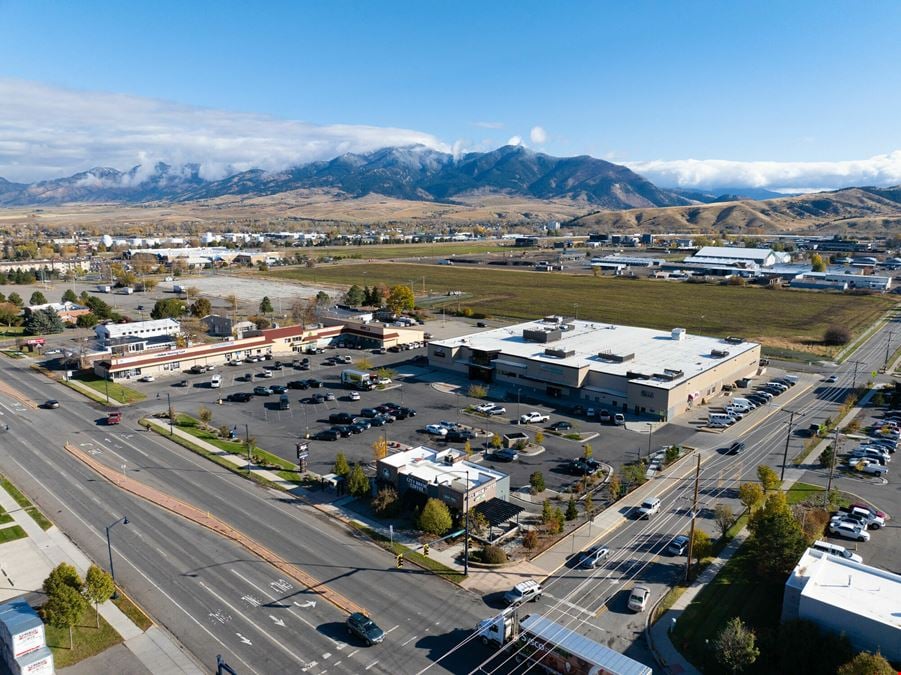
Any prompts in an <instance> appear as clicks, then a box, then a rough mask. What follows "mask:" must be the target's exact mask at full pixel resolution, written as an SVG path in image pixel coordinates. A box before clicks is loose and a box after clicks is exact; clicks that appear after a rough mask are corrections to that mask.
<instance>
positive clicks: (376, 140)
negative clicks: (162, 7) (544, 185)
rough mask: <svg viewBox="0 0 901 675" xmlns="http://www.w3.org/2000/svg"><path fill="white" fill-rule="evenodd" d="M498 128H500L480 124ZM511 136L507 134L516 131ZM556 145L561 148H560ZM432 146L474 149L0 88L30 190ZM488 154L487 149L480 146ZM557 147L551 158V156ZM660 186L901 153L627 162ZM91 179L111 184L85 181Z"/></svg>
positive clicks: (4, 121)
mask: <svg viewBox="0 0 901 675" xmlns="http://www.w3.org/2000/svg"><path fill="white" fill-rule="evenodd" d="M473 124H474V125H475V126H477V127H481V128H486V129H492V130H499V129H501V128H505V126H506V125H504V124H503V123H501V122H495V121H489V122H475V123H473ZM508 133H509V132H508ZM524 138H527V139H528V141H529V142H530V143H531V144H533V145H538V146H544V144H545V143H547V142H548V140H549V138H550V137H549V134H548V133H547V131H545V128H544V127H541V126H534V127H532V128H531V129H530V130H528V132H527V133H522V134H514V135H512V136H511V137H510V138H509V140H508V141H507V143H508V144H510V145H521V144H524ZM550 140H551V141H553V139H550ZM410 145H423V146H426V147H428V148H431V149H434V150H439V151H442V152H449V153H452V154H453V155H454V156H455V157H459V156H460V155H461V154H462V153H463V152H466V151H468V150H472V149H475V148H470V147H467V146H468V145H470V144H469V143H467V142H463V141H456V142H445V141H443V140H442V139H439V138H438V137H436V136H435V135H433V134H429V133H426V132H422V131H416V130H412V129H398V128H391V127H376V126H365V125H344V124H331V125H317V124H312V123H308V122H301V121H296V120H286V119H280V118H276V117H272V116H268V115H260V114H253V113H241V112H231V111H226V110H217V109H212V108H202V107H199V106H191V105H185V104H180V103H173V102H169V101H162V100H158V99H153V98H146V97H141V96H131V95H125V94H113V93H104V92H85V91H77V90H73V89H67V88H63V87H58V86H53V85H48V84H42V83H37V82H29V81H25V80H16V79H6V78H0V176H2V177H4V178H7V179H9V180H12V181H20V182H32V181H38V180H45V179H52V178H59V177H63V176H69V175H72V174H75V173H78V172H80V171H84V170H86V169H88V168H91V167H95V166H107V167H113V168H116V169H121V170H127V169H130V168H132V167H134V166H136V165H140V167H141V168H140V169H139V170H138V171H136V172H134V173H133V174H129V175H128V176H127V178H126V179H127V180H130V181H133V182H135V184H138V183H140V182H141V181H143V180H144V179H145V178H146V177H147V176H149V175H150V174H151V173H152V172H153V171H154V166H155V164H156V163H157V162H165V163H166V164H169V165H171V166H172V170H173V171H175V172H178V171H193V170H195V169H194V168H192V167H185V166H184V165H188V164H196V165H199V176H200V177H201V178H203V179H205V180H216V179H219V178H223V177H225V176H228V175H233V174H235V173H238V172H240V171H245V170H248V169H263V170H264V171H277V170H281V169H285V168H287V167H290V166H296V165H299V164H306V163H308V162H311V161H315V160H328V159H331V158H333V157H337V156H339V155H343V154H345V153H366V152H370V151H373V150H376V149H379V148H385V147H395V146H410ZM479 149H482V148H479ZM548 149H551V148H548ZM623 163H624V164H625V165H626V166H628V167H629V168H630V169H632V170H633V171H635V172H637V173H639V174H641V175H642V176H644V177H646V178H647V179H649V180H651V181H652V182H654V183H656V184H658V185H660V186H662V187H681V188H700V189H704V188H715V187H717V186H731V187H736V188H740V187H748V188H752V187H753V188H767V189H770V190H776V191H785V192H797V191H804V190H810V189H814V190H819V189H836V188H841V187H848V186H857V185H875V186H888V185H898V184H901V150H895V151H893V152H889V153H887V154H883V155H877V156H875V157H870V158H868V159H860V160H846V161H835V162H824V161H820V162H776V161H733V160H721V159H708V160H697V159H684V160H650V161H632V162H623ZM85 180H102V178H97V177H86V178H85Z"/></svg>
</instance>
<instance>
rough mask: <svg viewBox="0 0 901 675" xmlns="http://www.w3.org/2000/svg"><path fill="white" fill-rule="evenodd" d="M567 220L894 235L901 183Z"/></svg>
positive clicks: (613, 226)
mask: <svg viewBox="0 0 901 675" xmlns="http://www.w3.org/2000/svg"><path fill="white" fill-rule="evenodd" d="M567 225H571V226H576V227H585V228H588V229H593V230H600V231H614V230H626V231H635V230H642V231H645V232H711V233H720V232H745V231H747V232H750V233H757V232H773V231H779V230H785V231H788V230H791V231H805V230H807V231H816V232H817V233H824V234H829V233H842V232H846V231H851V232H861V233H868V234H894V233H897V232H898V231H899V229H901V186H897V187H891V188H872V187H864V188H846V189H844V190H836V191H834V192H818V193H813V194H806V195H800V196H797V197H784V198H781V199H768V200H765V201H751V200H747V201H736V202H720V203H714V204H699V205H693V206H671V207H665V208H641V209H629V210H626V211H596V212H592V213H589V214H586V215H584V216H580V217H578V218H574V219H572V220H570V221H569V222H568V223H567Z"/></svg>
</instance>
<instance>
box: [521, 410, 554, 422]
mask: <svg viewBox="0 0 901 675" xmlns="http://www.w3.org/2000/svg"><path fill="white" fill-rule="evenodd" d="M549 419H551V418H550V417H548V416H547V415H542V414H541V413H540V412H538V411H537V410H533V411H532V412H527V413H523V414H522V415H520V416H519V423H520V424H544V423H545V422H547V421H548V420H549Z"/></svg>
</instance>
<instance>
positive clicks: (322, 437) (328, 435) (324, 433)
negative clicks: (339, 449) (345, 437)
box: [313, 429, 341, 441]
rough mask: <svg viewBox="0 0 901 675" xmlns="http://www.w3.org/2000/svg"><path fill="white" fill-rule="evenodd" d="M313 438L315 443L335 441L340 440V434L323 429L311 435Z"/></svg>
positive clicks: (332, 430)
mask: <svg viewBox="0 0 901 675" xmlns="http://www.w3.org/2000/svg"><path fill="white" fill-rule="evenodd" d="M313 438H314V439H315V440H317V441H337V440H338V439H339V438H341V434H339V433H338V432H337V431H335V430H334V429H323V430H321V431H317V432H316V433H315V434H313Z"/></svg>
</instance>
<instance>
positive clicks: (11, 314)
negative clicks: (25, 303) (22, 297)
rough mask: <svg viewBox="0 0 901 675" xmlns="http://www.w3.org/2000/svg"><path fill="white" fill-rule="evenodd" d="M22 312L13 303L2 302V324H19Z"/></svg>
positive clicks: (0, 310) (0, 312) (0, 308)
mask: <svg viewBox="0 0 901 675" xmlns="http://www.w3.org/2000/svg"><path fill="white" fill-rule="evenodd" d="M20 311H21V310H20V309H19V308H18V306H16V305H14V304H13V303H11V302H0V323H3V324H6V326H7V327H8V326H12V325H13V324H17V323H19V312H20ZM79 318H81V317H79Z"/></svg>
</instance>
